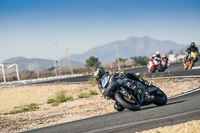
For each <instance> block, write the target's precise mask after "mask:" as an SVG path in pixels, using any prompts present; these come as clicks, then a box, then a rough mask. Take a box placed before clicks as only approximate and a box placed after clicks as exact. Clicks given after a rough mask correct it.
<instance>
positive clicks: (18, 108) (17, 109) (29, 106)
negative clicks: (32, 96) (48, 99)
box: [4, 103, 39, 115]
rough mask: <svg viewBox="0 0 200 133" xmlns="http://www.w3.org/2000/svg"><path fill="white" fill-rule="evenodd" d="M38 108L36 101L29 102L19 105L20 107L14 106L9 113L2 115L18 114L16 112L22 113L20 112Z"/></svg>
mask: <svg viewBox="0 0 200 133" xmlns="http://www.w3.org/2000/svg"><path fill="white" fill-rule="evenodd" d="M36 109H39V106H38V104H36V103H31V104H29V105H24V106H20V107H14V109H13V110H12V111H10V113H4V115H7V114H18V113H22V112H27V111H33V110H36Z"/></svg>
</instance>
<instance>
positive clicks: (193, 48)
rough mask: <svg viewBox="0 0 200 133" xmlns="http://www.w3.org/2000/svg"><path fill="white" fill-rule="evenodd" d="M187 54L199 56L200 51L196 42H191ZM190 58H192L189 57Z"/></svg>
mask: <svg viewBox="0 0 200 133" xmlns="http://www.w3.org/2000/svg"><path fill="white" fill-rule="evenodd" d="M186 52H188V56H189V55H190V54H191V52H193V53H197V54H198V55H199V56H200V54H199V50H198V48H197V47H196V46H195V43H194V42H191V44H190V46H189V47H188V48H187V49H186ZM189 57H190V56H189ZM197 60H198V58H196V61H197Z"/></svg>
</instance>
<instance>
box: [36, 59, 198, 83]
mask: <svg viewBox="0 0 200 133" xmlns="http://www.w3.org/2000/svg"><path fill="white" fill-rule="evenodd" d="M194 67H200V61H199V62H197V63H196V64H195V66H194ZM199 69H200V68H199ZM199 69H193V70H184V69H183V64H182V63H180V62H179V63H172V64H171V65H170V66H169V68H167V69H166V71H165V72H159V73H158V72H157V73H153V74H149V73H148V70H147V67H139V68H132V69H126V70H124V71H125V72H134V73H136V72H139V73H141V76H144V77H147V78H152V77H171V76H191V75H192V76H194V75H200V70H199ZM90 77H91V75H84V76H79V77H72V78H65V79H59V80H51V81H44V82H38V83H34V84H48V83H55V82H56V81H59V82H60V83H80V82H88V80H89V78H90Z"/></svg>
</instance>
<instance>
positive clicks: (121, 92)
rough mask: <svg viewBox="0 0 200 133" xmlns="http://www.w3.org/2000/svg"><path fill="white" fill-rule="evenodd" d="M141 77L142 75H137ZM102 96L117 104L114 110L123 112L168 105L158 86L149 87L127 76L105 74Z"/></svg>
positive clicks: (102, 80)
mask: <svg viewBox="0 0 200 133" xmlns="http://www.w3.org/2000/svg"><path fill="white" fill-rule="evenodd" d="M137 75H138V76H140V74H139V73H138V74H137ZM101 83H102V87H103V89H102V91H101V92H102V94H103V95H104V97H105V98H110V99H112V100H114V101H116V103H115V104H114V109H115V110H117V111H123V110H124V109H125V108H126V109H128V110H132V111H137V110H140V108H141V106H143V105H149V104H155V105H158V106H162V105H165V104H166V103H167V96H166V95H165V93H164V92H163V91H162V90H160V89H159V88H158V87H156V86H153V85H152V86H151V87H147V86H146V85H144V84H142V83H141V82H139V81H134V80H132V79H129V78H127V77H126V76H125V75H120V76H116V75H115V74H109V73H107V74H105V75H104V76H103V77H102V78H101Z"/></svg>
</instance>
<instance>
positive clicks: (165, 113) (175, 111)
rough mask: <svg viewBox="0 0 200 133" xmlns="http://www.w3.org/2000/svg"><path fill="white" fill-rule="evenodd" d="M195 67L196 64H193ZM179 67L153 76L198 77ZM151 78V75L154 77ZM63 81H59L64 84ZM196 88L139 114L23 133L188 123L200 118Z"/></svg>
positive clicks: (136, 128) (108, 131) (73, 132)
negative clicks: (163, 104)
mask: <svg viewBox="0 0 200 133" xmlns="http://www.w3.org/2000/svg"><path fill="white" fill-rule="evenodd" d="M197 66H198V65H197ZM182 67H183V66H182V64H180V63H174V64H171V66H170V67H169V68H168V69H167V71H168V72H165V73H156V74H157V75H158V76H170V75H171V76H186V75H200V70H199V69H194V70H189V71H185V70H183V69H182ZM125 71H126V72H140V73H141V74H142V75H144V74H146V76H147V77H152V74H149V75H148V74H147V73H146V72H145V71H147V69H146V67H145V68H144V67H141V68H135V69H127V70H125ZM154 76H155V74H154ZM89 77H90V76H89V75H87V76H85V77H84V76H82V77H79V78H78V80H77V78H71V79H70V80H71V81H72V82H73V81H75V80H76V81H79V82H82V81H86V79H87V80H88V78H89ZM68 81H69V79H68V80H63V82H68ZM199 96H200V88H199V89H197V90H196V91H195V92H191V93H189V94H186V95H182V96H179V97H175V98H170V99H169V100H168V103H167V104H166V105H165V106H160V107H158V106H155V105H148V106H142V108H141V110H140V111H129V110H125V111H123V112H113V113H109V114H105V115H100V116H96V117H92V118H88V119H83V120H78V121H73V122H67V123H63V124H58V125H53V126H49V127H44V128H39V129H35V130H30V131H26V132H27V133H49V132H51V133H68V132H69V133H80V132H81V133H82V132H86V133H96V132H101V133H102V132H103V133H104V132H105V133H112V132H116V133H121V132H124V133H129V132H130V133H133V132H136V131H143V130H147V129H152V128H156V127H160V126H167V125H173V124H177V123H181V122H187V121H190V120H195V119H196V120H197V119H200V98H199Z"/></svg>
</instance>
